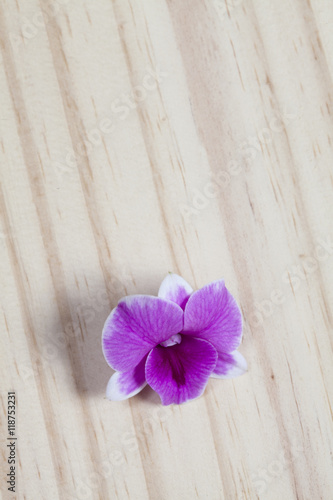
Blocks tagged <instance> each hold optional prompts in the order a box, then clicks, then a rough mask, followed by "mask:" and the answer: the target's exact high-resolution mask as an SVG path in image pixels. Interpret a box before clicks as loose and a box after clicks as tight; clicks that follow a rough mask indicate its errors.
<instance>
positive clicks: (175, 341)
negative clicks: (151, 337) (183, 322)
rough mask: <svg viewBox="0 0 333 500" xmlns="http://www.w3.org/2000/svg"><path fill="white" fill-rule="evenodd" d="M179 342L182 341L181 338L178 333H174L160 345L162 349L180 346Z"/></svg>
mask: <svg viewBox="0 0 333 500" xmlns="http://www.w3.org/2000/svg"><path fill="white" fill-rule="evenodd" d="M181 341H182V336H181V335H180V334H179V333H176V334H175V335H171V337H170V338H169V339H168V340H165V341H164V342H161V343H160V345H161V346H162V347H170V346H172V345H175V344H180V343H181Z"/></svg>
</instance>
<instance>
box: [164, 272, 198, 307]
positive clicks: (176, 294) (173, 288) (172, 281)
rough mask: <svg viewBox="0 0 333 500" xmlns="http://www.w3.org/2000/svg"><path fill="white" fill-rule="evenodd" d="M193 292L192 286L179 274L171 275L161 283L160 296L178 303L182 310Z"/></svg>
mask: <svg viewBox="0 0 333 500" xmlns="http://www.w3.org/2000/svg"><path fill="white" fill-rule="evenodd" d="M192 292H193V289H192V287H191V285H189V284H188V283H187V281H185V280H184V278H182V277H181V276H178V274H174V273H169V274H168V276H166V278H164V280H163V281H162V283H161V286H160V289H159V291H158V296H159V297H161V298H162V299H168V300H172V302H176V304H178V305H179V306H180V307H181V308H182V309H184V308H185V305H186V303H187V301H188V299H189V297H190V295H191V293H192Z"/></svg>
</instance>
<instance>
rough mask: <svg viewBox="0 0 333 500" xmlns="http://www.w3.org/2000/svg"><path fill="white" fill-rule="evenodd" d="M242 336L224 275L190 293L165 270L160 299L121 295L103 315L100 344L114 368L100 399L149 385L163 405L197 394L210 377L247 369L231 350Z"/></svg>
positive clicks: (127, 395)
mask: <svg viewBox="0 0 333 500" xmlns="http://www.w3.org/2000/svg"><path fill="white" fill-rule="evenodd" d="M241 338H242V315H241V312H240V309H239V307H238V305H237V303H236V301H235V299H234V298H233V296H232V295H231V294H230V292H229V291H228V290H227V288H226V287H225V284H224V281H223V280H219V281H215V282H213V283H210V284H208V285H206V286H204V287H203V288H201V289H200V290H197V291H195V292H194V291H193V290H192V288H191V286H190V285H189V284H188V283H187V282H186V281H185V280H184V279H183V278H181V277H180V276H178V275H177V274H173V273H169V274H168V276H167V277H166V278H165V279H164V280H163V282H162V284H161V286H160V289H159V292H158V297H154V296H151V295H129V296H127V297H124V298H123V299H121V300H120V301H119V303H118V305H117V306H116V307H115V308H114V309H113V310H112V312H111V314H110V315H109V317H108V318H107V320H106V322H105V325H104V329H103V334H102V347H103V353H104V356H105V359H106V361H107V363H108V364H109V365H110V366H111V368H112V369H113V370H115V373H114V374H113V375H112V377H111V378H110V380H109V383H108V385H107V389H106V396H107V398H108V399H110V400H111V401H122V400H124V399H127V398H130V397H132V396H134V395H135V394H138V393H139V392H140V391H141V390H142V389H143V388H144V387H145V385H146V384H148V385H150V387H151V388H152V389H154V390H155V391H156V392H157V393H158V394H159V396H160V398H161V401H162V404H163V405H169V404H172V403H177V404H180V403H184V402H186V401H189V400H191V399H195V398H197V397H199V396H201V394H202V393H203V392H204V390H205V387H206V385H207V382H208V379H209V377H214V378H232V377H236V376H238V375H242V374H243V373H244V372H245V371H246V370H247V364H246V361H245V359H244V358H243V356H242V355H241V354H240V353H239V352H238V351H236V349H237V347H238V346H239V344H240V342H241Z"/></svg>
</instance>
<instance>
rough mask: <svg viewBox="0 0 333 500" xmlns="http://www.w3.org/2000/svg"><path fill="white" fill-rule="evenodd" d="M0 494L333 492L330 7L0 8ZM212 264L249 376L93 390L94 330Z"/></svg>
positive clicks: (171, 498) (175, 1) (322, 2)
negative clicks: (165, 390)
mask: <svg viewBox="0 0 333 500" xmlns="http://www.w3.org/2000/svg"><path fill="white" fill-rule="evenodd" d="M0 33H1V35H0V37H1V46H0V54H1V56H0V57H1V59H0V104H1V119H0V127H1V134H0V135H1V142H0V164H1V189H0V209H1V227H0V231H1V234H0V249H1V250H0V252H1V257H0V268H1V269H0V272H1V311H0V323H1V366H0V370H1V394H2V396H3V404H2V410H1V416H2V419H3V427H2V430H3V432H2V437H3V438H4V439H3V440H2V441H1V455H0V456H1V471H0V472H1V480H0V482H1V488H2V496H3V498H7V497H8V498H13V496H10V495H7V493H6V485H5V484H4V477H5V474H6V473H7V467H8V465H7V463H6V457H7V455H6V453H7V451H6V448H5V439H6V436H7V430H6V418H7V417H6V411H7V408H6V400H7V391H10V390H15V391H16V393H17V402H18V408H17V412H18V413H17V419H18V422H17V436H18V459H19V464H18V480H17V489H18V493H17V495H16V497H15V498H19V499H27V500H39V499H47V500H49V499H51V500H53V499H55V500H56V499H61V500H67V499H69V500H73V499H79V500H85V499H121V500H125V499H128V498H129V499H131V500H144V499H153V500H178V499H179V500H183V499H184V500H192V499H195V498H199V499H208V500H234V499H236V500H238V499H241V500H245V499H251V500H252V499H257V498H259V499H265V500H266V499H267V500H282V499H283V500H292V499H298V500H301V499H302V500H303V499H304V500H319V499H324V500H332V498H333V471H332V448H333V446H332V445H333V442H332V419H331V417H332V411H331V406H330V398H332V394H333V393H332V389H333V370H332V366H333V356H332V313H331V305H332V299H333V290H332V278H333V243H332V242H333V228H332V217H333V198H332V186H333V182H332V181H333V176H332V161H333V155H332V141H333V134H332V132H333V128H332V116H331V115H332V109H333V102H332V99H333V88H332V75H333V6H332V3H331V1H330V0H307V1H305V0H252V1H250V0H243V1H242V0H227V4H226V3H225V0H216V1H213V0H191V1H190V0H167V1H166V0H143V1H139V0H114V1H111V0H96V1H94V2H93V1H88V0H85V1H84V0H83V1H79V0H56V1H54V2H52V3H47V2H45V3H43V2H40V3H39V2H38V1H35V0H28V1H23V0H15V1H14V0H2V1H1V2H0ZM168 271H174V272H177V273H179V274H181V275H182V276H183V277H184V278H186V279H187V280H188V281H189V282H190V283H191V284H192V286H194V287H201V286H203V285H204V284H206V283H208V282H209V281H212V280H215V279H219V278H222V277H224V278H225V280H226V283H227V286H228V288H229V289H230V290H231V292H232V293H233V294H234V295H235V297H236V298H237V300H238V302H239V303H240V305H241V308H242V311H243V315H244V320H245V327H244V339H243V343H242V346H241V348H240V351H241V352H242V353H243V355H244V356H245V357H246V359H247V361H248V363H249V371H248V373H247V374H246V375H245V376H243V377H240V378H238V379H234V380H232V381H229V380H227V381H221V380H210V381H209V384H208V387H207V389H206V392H205V394H204V396H203V397H201V398H200V399H198V400H196V401H194V402H192V403H189V404H186V405H183V406H179V407H178V406H175V407H162V406H161V405H160V403H159V398H158V397H157V396H156V395H155V394H154V393H152V391H150V389H148V388H146V389H145V390H144V391H143V392H142V394H140V395H138V396H137V397H135V398H133V399H132V400H130V401H125V402H122V403H111V402H109V401H107V400H106V399H105V397H104V392H105V387H106V384H107V381H108V379H109V377H110V376H111V373H112V371H111V369H109V367H108V366H107V365H106V363H105V361H104V358H103V355H102V351H101V344H100V336H101V330H102V326H103V323H104V321H105V319H106V317H107V315H108V314H109V312H110V310H111V308H112V307H114V306H115V305H116V303H117V300H118V299H119V298H120V297H122V296H123V295H126V294H131V293H149V294H156V293H157V290H158V287H159V284H160V282H161V280H162V279H163V277H164V276H165V275H166V273H167V272H168Z"/></svg>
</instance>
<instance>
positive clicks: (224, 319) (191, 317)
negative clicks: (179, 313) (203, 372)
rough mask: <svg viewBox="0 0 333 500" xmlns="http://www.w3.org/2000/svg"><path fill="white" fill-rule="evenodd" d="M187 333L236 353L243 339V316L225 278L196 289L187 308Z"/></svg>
mask: <svg viewBox="0 0 333 500" xmlns="http://www.w3.org/2000/svg"><path fill="white" fill-rule="evenodd" d="M182 334H184V335H193V336H195V337H199V338H202V339H206V340H208V341H209V342H211V343H212V344H213V346H214V347H215V348H216V350H217V351H218V352H227V353H228V352H232V351H234V350H235V349H237V347H238V346H239V344H240V341H241V338H242V315H241V312H240V309H239V307H238V305H237V302H236V300H235V299H234V298H233V296H232V295H231V293H230V292H229V291H228V290H227V288H226V287H225V284H224V281H223V280H220V281H215V282H213V283H210V284H209V285H206V286H204V287H203V288H201V289H200V290H197V291H196V292H194V293H193V294H192V295H191V297H190V298H189V300H188V302H187V304H186V307H185V311H184V330H183V332H182Z"/></svg>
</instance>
